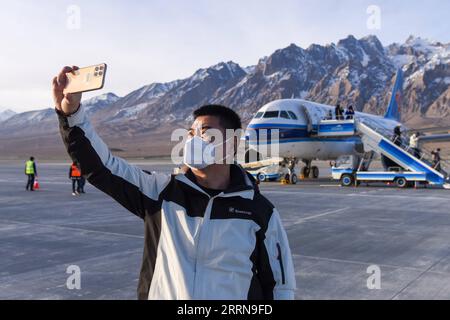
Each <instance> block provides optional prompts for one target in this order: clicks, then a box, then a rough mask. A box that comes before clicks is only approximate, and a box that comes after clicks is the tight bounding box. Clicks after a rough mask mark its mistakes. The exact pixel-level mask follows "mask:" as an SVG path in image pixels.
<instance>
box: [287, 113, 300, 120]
mask: <svg viewBox="0 0 450 320" xmlns="http://www.w3.org/2000/svg"><path fill="white" fill-rule="evenodd" d="M288 112H289V115H290V116H291V118H292V119H294V120H298V118H297V116H296V115H295V113H293V112H292V111H288Z"/></svg>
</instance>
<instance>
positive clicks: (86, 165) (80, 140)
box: [57, 106, 170, 219]
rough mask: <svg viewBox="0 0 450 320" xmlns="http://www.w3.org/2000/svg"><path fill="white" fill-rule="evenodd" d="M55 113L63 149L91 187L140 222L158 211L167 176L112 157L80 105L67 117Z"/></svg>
mask: <svg viewBox="0 0 450 320" xmlns="http://www.w3.org/2000/svg"><path fill="white" fill-rule="evenodd" d="M57 114H58V118H59V124H60V132H61V136H62V139H63V142H64V144H65V146H66V149H67V151H68V153H69V155H70V157H71V158H72V160H73V161H75V162H78V163H79V164H80V169H81V172H83V175H84V177H86V179H87V180H88V181H89V182H90V183H91V184H92V185H93V186H95V187H96V188H97V189H99V190H101V191H103V192H104V193H106V194H108V195H109V196H111V197H112V198H114V199H115V200H116V201H117V202H119V203H120V204H121V205H122V206H123V207H125V208H126V209H128V210H129V211H130V212H132V213H133V214H135V215H137V216H138V217H140V218H142V219H144V218H145V215H146V214H152V213H154V212H156V211H158V210H159V209H160V206H161V205H160V201H159V196H160V194H161V192H162V191H163V190H164V188H165V187H166V186H167V184H168V183H169V181H170V176H169V175H165V174H158V173H154V174H148V173H146V172H144V171H143V170H141V169H139V168H138V167H136V166H133V165H130V164H129V163H127V162H126V161H125V160H123V159H121V158H118V157H115V156H113V155H112V154H111V152H110V150H109V149H108V147H107V145H106V144H105V143H104V142H103V141H102V139H101V138H100V137H99V136H98V135H97V133H96V132H95V131H94V129H93V127H92V125H91V124H90V122H89V120H88V119H87V116H86V114H85V111H84V108H83V106H80V108H79V110H78V111H77V112H76V113H75V114H73V115H72V116H70V117H65V116H64V115H62V114H61V113H59V112H58V111H57Z"/></svg>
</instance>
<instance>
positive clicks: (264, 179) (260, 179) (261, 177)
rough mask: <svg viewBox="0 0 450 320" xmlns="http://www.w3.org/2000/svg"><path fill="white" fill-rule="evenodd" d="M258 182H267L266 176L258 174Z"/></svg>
mask: <svg viewBox="0 0 450 320" xmlns="http://www.w3.org/2000/svg"><path fill="white" fill-rule="evenodd" d="M258 181H259V182H264V181H266V175H265V174H264V173H258Z"/></svg>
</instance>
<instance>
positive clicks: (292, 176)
mask: <svg viewBox="0 0 450 320" xmlns="http://www.w3.org/2000/svg"><path fill="white" fill-rule="evenodd" d="M285 162H286V163H287V168H288V170H289V173H288V174H287V175H286V176H285V178H284V179H285V181H286V182H287V183H289V184H297V182H298V177H297V174H296V173H295V166H296V165H297V163H298V160H297V159H291V160H285Z"/></svg>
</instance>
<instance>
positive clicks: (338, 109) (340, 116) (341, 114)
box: [334, 104, 344, 120]
mask: <svg viewBox="0 0 450 320" xmlns="http://www.w3.org/2000/svg"><path fill="white" fill-rule="evenodd" d="M334 113H335V115H336V120H344V110H343V109H342V108H341V105H340V104H337V105H336V109H335V111H334Z"/></svg>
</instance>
